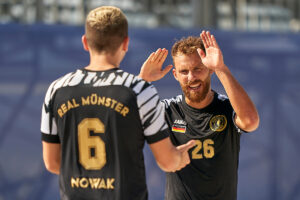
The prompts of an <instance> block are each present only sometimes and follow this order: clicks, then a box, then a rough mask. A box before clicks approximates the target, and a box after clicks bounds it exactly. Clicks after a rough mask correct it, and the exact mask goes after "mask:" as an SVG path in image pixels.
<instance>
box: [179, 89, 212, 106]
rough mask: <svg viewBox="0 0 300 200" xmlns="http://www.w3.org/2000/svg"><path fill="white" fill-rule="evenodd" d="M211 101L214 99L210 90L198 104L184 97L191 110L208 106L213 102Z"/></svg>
mask: <svg viewBox="0 0 300 200" xmlns="http://www.w3.org/2000/svg"><path fill="white" fill-rule="evenodd" d="M213 99H214V92H213V91H212V90H210V91H209V92H208V93H207V95H206V97H205V98H204V99H203V100H202V101H200V102H192V101H190V100H189V99H188V98H187V97H185V102H186V103H187V104H188V105H189V106H191V107H193V108H196V109H202V108H205V107H206V106H208V105H209V104H210V103H211V102H212V101H213Z"/></svg>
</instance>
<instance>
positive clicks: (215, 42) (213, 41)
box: [211, 35, 220, 49]
mask: <svg viewBox="0 0 300 200" xmlns="http://www.w3.org/2000/svg"><path fill="white" fill-rule="evenodd" d="M211 40H212V43H213V45H214V47H216V48H218V49H220V47H219V45H218V43H217V40H216V38H215V36H214V35H211Z"/></svg>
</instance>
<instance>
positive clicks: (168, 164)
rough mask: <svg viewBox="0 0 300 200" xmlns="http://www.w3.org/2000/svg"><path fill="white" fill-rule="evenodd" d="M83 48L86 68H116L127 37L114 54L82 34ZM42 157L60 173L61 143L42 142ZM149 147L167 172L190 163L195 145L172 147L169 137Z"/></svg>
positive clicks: (124, 49)
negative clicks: (87, 59) (86, 55)
mask: <svg viewBox="0 0 300 200" xmlns="http://www.w3.org/2000/svg"><path fill="white" fill-rule="evenodd" d="M82 44H83V48H84V49H85V50H86V51H88V52H89V54H90V63H89V65H88V66H86V67H85V68H86V69H89V70H92V71H103V70H108V69H112V68H118V67H119V65H120V63H121V61H122V59H123V58H124V56H125V54H126V52H127V51H128V45H129V38H128V37H126V38H125V39H124V41H123V42H122V44H121V45H120V47H119V48H118V49H117V50H116V52H115V53H114V54H109V53H99V52H97V51H95V50H93V49H92V48H90V47H89V46H88V43H87V40H86V37H85V35H83V36H82ZM42 144H43V159H44V163H45V166H46V168H47V170H48V171H49V172H51V173H54V174H59V173H60V164H61V145H60V144H52V143H47V142H44V141H43V142H42ZM149 146H150V149H151V151H152V153H153V155H154V157H155V159H156V162H157V164H158V166H159V167H160V168H161V169H162V170H164V171H168V172H174V171H177V170H180V169H182V168H183V167H185V166H186V165H187V164H189V163H190V158H189V155H188V150H189V149H190V148H192V147H194V146H195V141H194V140H191V141H189V142H187V143H186V144H183V145H180V146H178V147H174V146H173V144H172V142H171V140H170V138H169V137H167V138H165V139H163V140H161V141H158V142H155V143H153V144H150V145H149Z"/></svg>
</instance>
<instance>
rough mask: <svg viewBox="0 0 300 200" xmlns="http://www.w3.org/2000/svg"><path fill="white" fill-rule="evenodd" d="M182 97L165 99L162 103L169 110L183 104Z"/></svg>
mask: <svg viewBox="0 0 300 200" xmlns="http://www.w3.org/2000/svg"><path fill="white" fill-rule="evenodd" d="M182 98H183V96H182V95H177V96H175V97H173V98H171V99H163V100H162V101H161V102H162V103H163V104H164V105H165V108H169V107H170V106H172V105H176V104H180V103H181V102H182Z"/></svg>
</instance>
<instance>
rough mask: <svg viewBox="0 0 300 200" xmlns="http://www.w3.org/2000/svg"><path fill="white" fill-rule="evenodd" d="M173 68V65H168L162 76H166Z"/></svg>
mask: <svg viewBox="0 0 300 200" xmlns="http://www.w3.org/2000/svg"><path fill="white" fill-rule="evenodd" d="M172 68H173V65H168V66H166V67H165V69H163V71H162V74H163V76H165V75H166V74H167V73H168V72H169V71H170V70H171V69H172Z"/></svg>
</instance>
